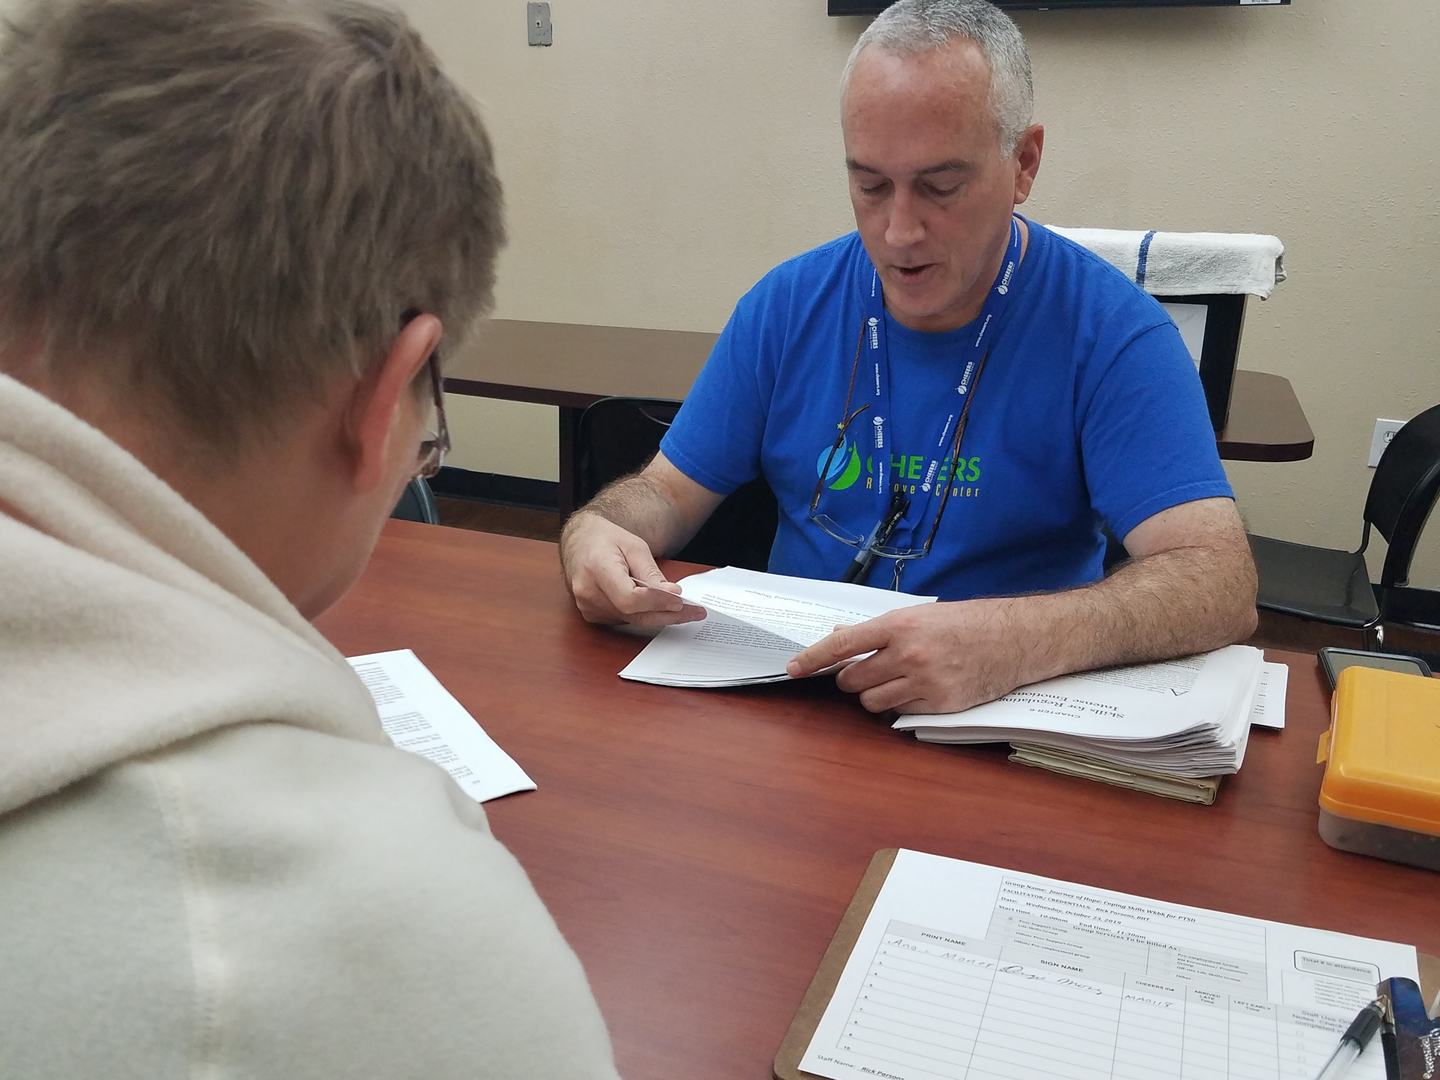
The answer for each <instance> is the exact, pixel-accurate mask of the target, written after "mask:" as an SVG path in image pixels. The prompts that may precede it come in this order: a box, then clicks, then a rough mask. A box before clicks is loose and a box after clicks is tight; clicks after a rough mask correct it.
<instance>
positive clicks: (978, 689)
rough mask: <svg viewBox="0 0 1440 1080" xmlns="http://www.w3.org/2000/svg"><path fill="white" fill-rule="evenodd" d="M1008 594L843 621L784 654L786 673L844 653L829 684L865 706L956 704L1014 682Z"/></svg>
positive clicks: (799, 672)
mask: <svg viewBox="0 0 1440 1080" xmlns="http://www.w3.org/2000/svg"><path fill="white" fill-rule="evenodd" d="M1013 604H1014V600H1010V599H996V600H957V601H951V602H948V603H936V604H921V605H918V606H916V607H908V608H902V609H900V610H899V611H891V612H889V613H887V614H885V615H881V616H880V617H879V618H875V619H871V620H869V621H868V622H863V623H859V624H857V625H855V626H843V627H840V628H839V629H837V630H836V631H835V632H834V633H833V634H831V635H830V636H829V637H827V638H824V639H823V640H821V641H818V642H816V643H815V644H814V645H812V646H810V648H808V649H806V650H805V651H804V652H802V653H801V654H800V655H799V656H797V657H795V659H793V660H791V661H790V664H789V667H788V668H787V669H786V670H787V672H788V673H789V674H790V675H791V676H792V677H794V678H797V679H798V678H803V677H804V676H806V675H813V674H814V673H815V672H817V671H820V670H823V669H824V668H827V667H829V666H831V665H832V664H838V663H840V662H842V661H844V660H847V659H849V658H850V657H852V656H859V655H861V654H863V653H867V652H872V651H873V652H874V655H873V656H868V657H866V658H865V659H864V660H857V661H856V662H855V663H853V664H850V665H848V666H846V667H845V668H843V669H842V670H841V671H840V673H839V674H838V675H836V677H835V682H836V685H838V686H839V687H840V689H841V690H844V691H846V692H848V693H852V694H859V695H860V704H862V705H864V706H865V708H867V709H869V710H870V711H871V712H876V713H878V712H887V711H889V710H892V709H893V710H895V711H897V712H902V713H943V712H959V711H960V710H962V709H968V708H970V707H971V706H972V705H979V704H981V703H982V702H986V701H993V700H995V699H996V698H998V697H1002V696H1004V695H1005V694H1008V693H1009V692H1010V691H1011V690H1013V689H1015V687H1017V686H1019V685H1020V681H1021V678H1022V674H1021V669H1022V656H1021V654H1022V653H1023V649H1021V648H1017V641H1016V637H1015V633H1014V629H1015V628H1014V627H1013V626H1012V625H1011V622H1012V620H1011V615H1012V612H1011V605H1013Z"/></svg>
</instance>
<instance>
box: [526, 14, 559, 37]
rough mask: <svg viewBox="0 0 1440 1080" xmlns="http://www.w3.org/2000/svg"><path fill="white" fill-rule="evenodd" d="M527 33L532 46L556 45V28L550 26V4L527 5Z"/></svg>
mask: <svg viewBox="0 0 1440 1080" xmlns="http://www.w3.org/2000/svg"><path fill="white" fill-rule="evenodd" d="M525 33H526V36H527V39H528V40H529V42H530V44H531V45H553V44H554V43H555V28H554V27H553V26H551V25H550V5H549V4H526V5H525Z"/></svg>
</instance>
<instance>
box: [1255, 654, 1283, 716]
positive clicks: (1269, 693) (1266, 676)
mask: <svg viewBox="0 0 1440 1080" xmlns="http://www.w3.org/2000/svg"><path fill="white" fill-rule="evenodd" d="M1289 683H1290V669H1289V667H1287V666H1286V665H1284V664H1272V663H1270V661H1268V660H1267V661H1265V663H1263V664H1261V665H1260V689H1259V690H1258V691H1257V692H1256V694H1255V704H1254V706H1253V708H1252V709H1251V712H1250V723H1252V724H1254V725H1255V726H1256V727H1266V728H1283V727H1284V726H1285V691H1286V689H1287V688H1288V686H1289Z"/></svg>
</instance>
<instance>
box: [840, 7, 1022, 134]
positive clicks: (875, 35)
mask: <svg viewBox="0 0 1440 1080" xmlns="http://www.w3.org/2000/svg"><path fill="white" fill-rule="evenodd" d="M956 37H961V38H967V39H969V40H970V41H973V42H974V43H975V44H976V45H977V46H979V48H980V51H981V52H982V53H984V55H985V60H986V61H987V62H988V63H989V65H990V111H991V113H992V114H993V115H994V119H995V127H996V129H997V130H998V131H999V133H1000V152H1001V154H1002V155H1004V156H1005V157H1009V156H1010V155H1011V154H1013V153H1014V152H1015V146H1016V144H1017V143H1019V141H1020V136H1021V135H1023V134H1025V129H1026V128H1028V127H1029V126H1030V118H1031V117H1032V116H1033V115H1034V111H1035V84H1034V81H1033V80H1032V78H1031V76H1030V54H1029V52H1028V51H1027V50H1026V48H1025V39H1024V38H1023V37H1022V36H1021V35H1020V28H1019V27H1018V26H1016V25H1015V22H1014V20H1012V19H1011V18H1010V16H1008V15H1006V14H1005V13H1004V12H1003V11H1001V10H1000V9H999V8H997V7H996V6H995V5H994V4H989V3H986V2H985V0H900V2H899V3H897V4H892V5H891V6H890V7H888V8H886V9H885V10H884V11H882V12H881V13H880V14H879V15H878V16H876V18H875V21H874V22H872V23H871V24H870V25H869V26H868V27H866V29H865V32H864V33H863V34H861V35H860V40H859V41H857V42H855V48H853V49H851V50H850V58H849V59H848V60H846V61H845V73H844V74H843V75H842V76H841V77H840V93H841V96H842V97H843V96H844V93H845V90H846V89H847V88H848V87H849V85H850V72H851V70H852V69H853V68H854V67H855V59H856V57H858V56H859V55H860V52H861V50H863V49H864V48H865V47H866V46H868V45H879V46H880V47H881V48H883V49H885V50H887V51H888V52H892V53H895V54H896V55H899V56H913V55H915V54H917V53H923V52H928V51H930V50H931V49H938V48H939V47H940V46H942V45H944V44H945V43H946V42H948V41H949V40H950V39H951V38H956Z"/></svg>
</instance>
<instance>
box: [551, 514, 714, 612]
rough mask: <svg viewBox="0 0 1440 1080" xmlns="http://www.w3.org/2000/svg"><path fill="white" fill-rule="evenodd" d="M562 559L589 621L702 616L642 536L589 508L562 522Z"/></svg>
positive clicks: (578, 603) (567, 578)
mask: <svg viewBox="0 0 1440 1080" xmlns="http://www.w3.org/2000/svg"><path fill="white" fill-rule="evenodd" d="M560 565H561V566H562V567H563V568H564V572H565V584H566V586H567V587H568V588H569V589H570V593H571V595H572V596H574V597H575V606H576V607H578V608H579V609H580V614H581V615H583V616H584V617H585V620H586V621H587V622H592V623H631V624H633V625H635V626H667V625H669V624H670V623H681V622H694V621H695V620H697V619H703V618H705V609H704V608H701V607H697V606H696V605H694V604H686V603H685V602H684V601H682V600H681V599H680V586H679V585H676V584H675V583H674V582H672V581H669V580H667V579H666V577H665V575H664V574H662V573H661V572H660V568H659V567H658V566H656V565H655V557H654V555H653V554H651V551H650V546H649V545H648V544H646V543H645V541H644V540H642V539H640V537H638V536H636V535H635V534H634V533H632V532H627V531H626V530H625V529H622V528H621V527H620V526H619V525H616V524H615V523H614V522H613V521H610V520H609V519H607V518H604V517H602V516H600V515H599V514H597V513H594V512H593V511H585V510H580V511H578V512H576V513H575V514H574V515H572V516H571V518H570V520H569V521H568V522H567V523H566V525H565V535H564V536H562V537H561V539H560Z"/></svg>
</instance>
